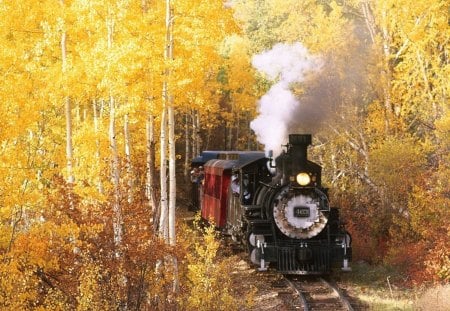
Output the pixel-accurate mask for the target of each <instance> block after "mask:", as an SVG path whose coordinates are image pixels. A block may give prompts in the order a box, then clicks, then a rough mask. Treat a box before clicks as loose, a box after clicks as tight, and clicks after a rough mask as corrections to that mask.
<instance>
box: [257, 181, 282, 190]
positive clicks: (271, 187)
mask: <svg viewBox="0 0 450 311" xmlns="http://www.w3.org/2000/svg"><path fill="white" fill-rule="evenodd" d="M259 183H260V184H261V185H263V186H266V187H267V188H270V189H278V188H280V187H279V186H278V187H274V186H271V185H269V184H266V183H265V182H262V181H259Z"/></svg>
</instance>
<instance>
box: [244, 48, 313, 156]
mask: <svg viewBox="0 0 450 311" xmlns="http://www.w3.org/2000/svg"><path fill="white" fill-rule="evenodd" d="M252 65H253V67H255V68H256V69H258V70H259V71H260V72H262V73H264V74H266V75H267V78H269V79H270V80H273V81H277V82H276V83H275V84H273V85H272V87H271V88H270V90H269V91H268V92H267V93H266V94H265V95H264V96H263V97H261V99H260V100H259V102H258V105H259V107H258V112H259V116H258V117H257V118H256V119H255V120H253V121H252V122H251V123H250V127H251V129H252V130H253V131H254V132H255V133H256V136H257V138H258V141H259V142H260V143H261V144H263V145H264V146H265V150H266V151H268V150H273V153H274V156H277V155H279V154H280V153H281V145H282V144H286V143H287V138H288V137H287V136H288V134H289V133H288V129H289V127H290V125H291V124H292V123H293V121H295V120H293V118H294V116H295V115H296V113H295V112H296V110H297V109H298V107H299V105H300V102H299V101H298V99H297V98H296V97H295V95H294V94H293V93H292V92H291V90H290V85H291V84H292V83H295V82H302V81H304V79H305V76H306V74H307V73H309V72H314V71H317V70H319V69H320V67H321V61H320V60H319V59H318V58H317V57H315V56H312V55H310V54H309V53H308V51H307V49H306V48H305V47H304V46H303V45H302V44H301V43H298V42H297V43H294V44H283V43H278V44H276V45H275V46H274V47H273V48H272V49H271V50H269V51H265V52H263V53H261V54H258V55H255V56H253V60H252Z"/></svg>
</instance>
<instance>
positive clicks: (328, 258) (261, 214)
mask: <svg viewBox="0 0 450 311" xmlns="http://www.w3.org/2000/svg"><path fill="white" fill-rule="evenodd" d="M310 144H311V135H301V134H291V135H289V141H288V144H287V145H286V146H284V148H285V149H284V150H283V152H282V153H281V155H279V156H278V157H276V158H275V159H273V158H272V156H271V155H270V154H269V155H268V156H266V155H265V154H264V153H263V152H258V151H205V152H203V153H202V155H201V156H200V157H198V158H196V159H194V161H193V165H194V166H199V165H202V166H203V168H204V181H203V182H202V183H201V184H199V186H198V191H199V197H200V200H199V205H200V206H199V207H200V209H201V215H202V218H204V219H205V220H208V221H212V222H214V224H215V225H216V226H217V227H218V228H219V229H221V230H223V231H224V232H225V233H227V234H229V235H231V237H232V238H233V239H234V240H236V241H239V242H242V243H243V245H245V247H246V249H247V250H248V253H249V258H250V260H251V262H252V263H254V264H255V265H257V266H258V267H259V269H260V270H265V269H267V268H268V267H269V266H270V267H273V268H275V269H276V270H278V271H280V272H281V273H283V274H324V273H329V272H330V271H331V269H332V267H333V266H336V265H341V267H342V269H344V270H349V269H350V268H349V266H348V263H349V261H350V260H351V237H350V235H349V234H348V232H347V231H346V230H345V228H344V226H343V224H342V222H341V220H340V218H339V210H338V209H337V208H333V207H330V203H329V199H328V193H327V189H326V188H324V187H322V183H321V171H322V168H321V166H320V165H318V164H316V163H314V162H312V161H310V160H308V157H307V149H308V146H309V145H310Z"/></svg>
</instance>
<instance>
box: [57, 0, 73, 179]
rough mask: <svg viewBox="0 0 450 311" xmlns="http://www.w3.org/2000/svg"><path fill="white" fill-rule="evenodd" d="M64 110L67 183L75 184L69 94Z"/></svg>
mask: <svg viewBox="0 0 450 311" xmlns="http://www.w3.org/2000/svg"><path fill="white" fill-rule="evenodd" d="M60 3H61V6H62V7H63V12H64V7H65V3H64V0H60ZM62 27H63V29H61V31H62V33H61V60H62V63H61V69H62V75H63V77H64V75H66V74H67V42H66V40H67V33H66V29H64V28H65V25H64V24H63V25H62ZM65 89H66V92H68V86H67V85H65ZM64 108H65V110H64V111H65V116H66V158H67V181H68V182H69V184H73V183H74V181H75V178H74V176H73V146H72V116H71V113H72V109H71V105H70V98H69V95H68V94H65V97H64Z"/></svg>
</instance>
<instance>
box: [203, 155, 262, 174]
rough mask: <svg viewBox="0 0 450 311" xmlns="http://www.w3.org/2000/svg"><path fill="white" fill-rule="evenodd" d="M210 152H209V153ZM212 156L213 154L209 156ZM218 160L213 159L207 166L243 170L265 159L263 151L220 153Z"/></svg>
mask: <svg viewBox="0 0 450 311" xmlns="http://www.w3.org/2000/svg"><path fill="white" fill-rule="evenodd" d="M208 152H209V151H208ZM208 155H211V154H208ZM216 156H217V157H216V158H212V159H211V160H213V161H211V160H210V161H209V162H208V163H205V167H206V166H214V167H216V168H222V169H224V170H225V169H232V168H242V167H244V166H246V165H248V164H250V163H252V162H255V161H257V160H261V159H265V158H266V156H265V154H264V152H262V151H219V152H218V153H216Z"/></svg>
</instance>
